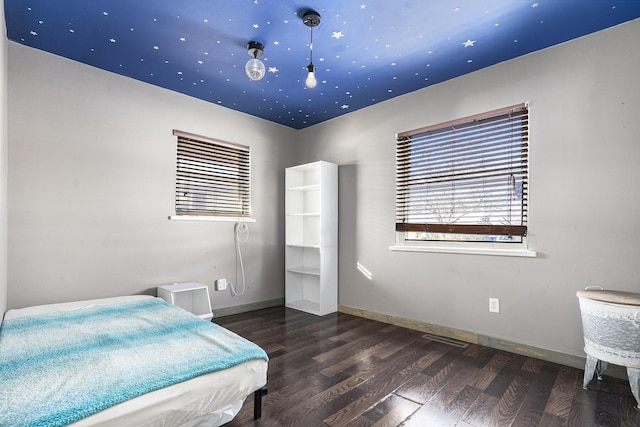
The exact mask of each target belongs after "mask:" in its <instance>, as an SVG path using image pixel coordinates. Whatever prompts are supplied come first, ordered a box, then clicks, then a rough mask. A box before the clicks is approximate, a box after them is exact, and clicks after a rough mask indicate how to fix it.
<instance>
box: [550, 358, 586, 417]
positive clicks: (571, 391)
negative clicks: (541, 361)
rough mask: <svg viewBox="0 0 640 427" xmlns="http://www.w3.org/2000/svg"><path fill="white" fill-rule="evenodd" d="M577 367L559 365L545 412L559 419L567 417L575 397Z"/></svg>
mask: <svg viewBox="0 0 640 427" xmlns="http://www.w3.org/2000/svg"><path fill="white" fill-rule="evenodd" d="M578 372H579V371H578V370H577V369H572V368H569V367H567V366H561V367H560V369H559V371H558V376H557V377H556V381H555V382H554V384H553V387H552V389H551V394H550V396H549V400H548V402H547V405H546V407H545V412H546V413H549V414H551V415H555V416H557V417H559V418H561V419H568V418H569V411H570V410H571V404H572V402H573V399H574V397H575V384H576V381H577V379H578V377H579V375H578Z"/></svg>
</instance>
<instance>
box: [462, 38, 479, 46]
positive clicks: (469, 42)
mask: <svg viewBox="0 0 640 427" xmlns="http://www.w3.org/2000/svg"><path fill="white" fill-rule="evenodd" d="M475 42H476V41H475V40H470V39H467V41H466V42H464V43H462V44H463V45H464V47H469V46H473V45H474V43H475Z"/></svg>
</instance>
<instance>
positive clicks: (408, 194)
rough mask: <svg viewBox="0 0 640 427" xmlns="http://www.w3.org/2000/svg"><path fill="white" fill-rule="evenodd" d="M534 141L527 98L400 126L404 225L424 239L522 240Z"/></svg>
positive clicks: (400, 216)
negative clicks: (405, 128)
mask: <svg viewBox="0 0 640 427" xmlns="http://www.w3.org/2000/svg"><path fill="white" fill-rule="evenodd" d="M528 143H529V118H528V108H527V106H526V105H525V104H521V105H517V106H512V107H508V108H505V109H500V110H495V111H491V112H489V113H485V114H482V115H477V116H473V117H467V118H464V119H460V120H455V121H451V122H447V123H442V124H439V125H435V126H430V127H427V128H421V129H417V130H413V131H408V132H403V133H400V134H398V138H397V156H396V231H398V232H408V233H412V236H413V238H415V239H423V240H477V241H495V240H504V241H521V238H522V237H523V236H526V234H527V207H528V175H527V174H528ZM454 235H455V236H454ZM461 236H462V237H461ZM465 236H473V238H468V237H465ZM483 236H490V237H483ZM514 236H516V237H517V239H513V237H514Z"/></svg>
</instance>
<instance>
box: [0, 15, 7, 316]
mask: <svg viewBox="0 0 640 427" xmlns="http://www.w3.org/2000/svg"><path fill="white" fill-rule="evenodd" d="M0 28H2V31H1V32H2V35H0V321H2V317H3V316H4V312H5V310H6V308H7V35H6V32H5V29H6V25H5V19H4V6H2V7H0Z"/></svg>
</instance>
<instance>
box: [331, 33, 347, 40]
mask: <svg viewBox="0 0 640 427" xmlns="http://www.w3.org/2000/svg"><path fill="white" fill-rule="evenodd" d="M331 37H333V38H335V39H337V40H340V37H344V34H342V31H334V32H333V34H331Z"/></svg>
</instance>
